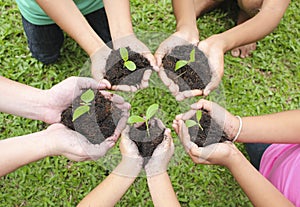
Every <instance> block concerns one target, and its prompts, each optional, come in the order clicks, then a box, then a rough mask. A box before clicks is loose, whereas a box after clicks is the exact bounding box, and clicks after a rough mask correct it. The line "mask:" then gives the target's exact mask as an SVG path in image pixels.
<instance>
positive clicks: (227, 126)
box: [175, 99, 239, 140]
mask: <svg viewBox="0 0 300 207" xmlns="http://www.w3.org/2000/svg"><path fill="white" fill-rule="evenodd" d="M197 110H203V111H206V112H208V114H209V115H210V116H211V118H212V119H214V121H216V123H217V124H218V125H219V126H221V127H222V129H223V131H224V132H225V133H226V135H227V136H228V138H229V139H230V140H232V139H233V138H234V137H235V135H236V134H237V132H238V128H239V119H238V118H237V117H235V116H233V115H232V114H231V113H229V112H228V111H227V110H226V109H224V108H223V107H221V106H220V105H219V104H217V103H214V102H211V101H208V100H205V99H201V100H199V101H198V102H197V103H194V104H192V105H191V110H189V111H187V112H185V113H183V114H179V115H177V116H176V120H177V121H178V120H182V121H186V120H189V119H191V118H192V117H193V116H194V115H195V114H196V112H197ZM175 127H176V126H175ZM182 129H184V131H186V133H188V130H185V128H184V127H183V128H182ZM175 131H176V133H177V134H178V133H180V130H178V127H176V128H175Z"/></svg>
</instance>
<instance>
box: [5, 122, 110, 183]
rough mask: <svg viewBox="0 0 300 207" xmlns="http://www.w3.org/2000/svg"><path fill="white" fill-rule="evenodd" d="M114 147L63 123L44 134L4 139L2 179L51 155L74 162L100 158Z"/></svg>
mask: <svg viewBox="0 0 300 207" xmlns="http://www.w3.org/2000/svg"><path fill="white" fill-rule="evenodd" d="M112 146H114V141H111V140H105V141H104V142H102V143H101V144H100V145H93V144H91V143H89V142H88V141H87V140H86V138H85V137H83V136H82V135H81V134H79V133H77V132H75V131H72V130H69V129H67V128H66V127H65V126H63V125H62V124H53V125H51V126H50V127H48V128H47V129H46V130H44V131H41V132H36V133H33V134H28V135H24V136H19V137H13V138H8V139H4V140H1V141H0V151H1V158H0V166H1V168H0V177H1V176H3V175H6V174H7V173H10V172H12V171H14V170H16V169H18V168H20V167H22V166H24V165H26V164H28V163H31V162H35V161H37V160H40V159H43V158H45V157H47V156H57V155H62V156H65V157H67V158H69V159H71V160H74V161H84V160H89V159H98V158H99V157H101V156H103V155H104V154H105V153H106V151H107V150H108V149H110V148H111V147H112Z"/></svg>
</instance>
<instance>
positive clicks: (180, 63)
mask: <svg viewBox="0 0 300 207" xmlns="http://www.w3.org/2000/svg"><path fill="white" fill-rule="evenodd" d="M192 62H195V48H194V49H192V51H191V52H190V59H189V60H178V61H177V62H176V65H175V71H177V70H179V69H180V68H182V67H183V66H186V65H188V64H190V63H192Z"/></svg>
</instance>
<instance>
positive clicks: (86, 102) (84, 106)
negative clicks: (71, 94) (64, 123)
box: [72, 89, 95, 122]
mask: <svg viewBox="0 0 300 207" xmlns="http://www.w3.org/2000/svg"><path fill="white" fill-rule="evenodd" d="M94 98H95V94H94V91H93V90H91V89H89V90H87V91H85V92H84V93H83V94H81V96H80V100H81V101H82V102H81V103H80V105H81V106H79V107H78V108H76V109H75V111H74V113H73V119H72V121H73V122H74V121H75V120H76V119H77V118H78V117H80V116H81V115H83V114H85V113H87V112H88V111H89V110H90V105H91V103H90V102H91V101H92V100H93V99H94Z"/></svg>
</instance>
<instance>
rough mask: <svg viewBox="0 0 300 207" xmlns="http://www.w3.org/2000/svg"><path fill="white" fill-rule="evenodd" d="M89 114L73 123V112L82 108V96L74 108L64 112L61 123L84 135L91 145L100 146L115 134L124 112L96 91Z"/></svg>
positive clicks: (75, 102) (75, 101) (76, 101)
mask: <svg viewBox="0 0 300 207" xmlns="http://www.w3.org/2000/svg"><path fill="white" fill-rule="evenodd" d="M94 93H95V99H94V100H93V101H92V102H91V106H90V107H91V108H90V111H89V113H85V114H83V115H82V116H80V117H78V118H77V119H76V120H75V121H74V122H72V117H73V111H74V110H75V109H76V108H77V107H78V106H80V102H81V100H80V96H78V97H77V98H76V99H75V100H74V101H73V107H72V106H70V107H69V108H68V109H66V110H65V111H63V113H62V115H61V116H62V117H61V123H62V124H64V125H65V126H67V127H69V128H70V129H72V130H75V131H77V132H79V133H80V134H82V135H84V136H85V137H86V138H87V139H88V140H89V141H90V142H91V143H93V144H99V143H101V142H103V141H104V140H105V139H106V138H107V137H110V136H111V135H113V134H114V131H115V128H116V124H117V123H118V121H119V120H120V118H121V114H122V111H121V110H120V109H119V108H117V107H116V106H114V104H112V102H111V101H109V100H108V99H106V98H105V97H104V96H103V95H102V94H101V93H100V92H99V91H94Z"/></svg>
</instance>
